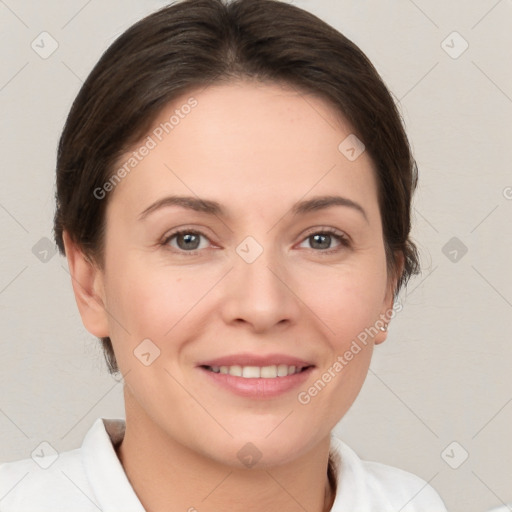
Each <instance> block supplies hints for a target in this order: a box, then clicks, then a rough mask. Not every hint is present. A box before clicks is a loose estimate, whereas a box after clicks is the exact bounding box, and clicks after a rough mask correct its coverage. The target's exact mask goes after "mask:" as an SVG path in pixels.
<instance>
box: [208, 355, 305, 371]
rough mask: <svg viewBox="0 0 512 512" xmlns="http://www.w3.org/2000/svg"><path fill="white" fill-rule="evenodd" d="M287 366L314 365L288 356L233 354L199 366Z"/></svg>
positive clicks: (210, 360)
mask: <svg viewBox="0 0 512 512" xmlns="http://www.w3.org/2000/svg"><path fill="white" fill-rule="evenodd" d="M280 364H286V365H287V366H295V367H298V368H304V367H306V366H314V365H313V363H311V362H309V361H306V360H305V359H300V358H298V357H293V356H289V355H286V354H268V355H261V354H233V355H230V356H223V357H218V358H216V359H209V360H208V361H202V362H201V363H199V364H198V366H235V365H239V366H262V367H263V366H274V365H275V366H277V365H280Z"/></svg>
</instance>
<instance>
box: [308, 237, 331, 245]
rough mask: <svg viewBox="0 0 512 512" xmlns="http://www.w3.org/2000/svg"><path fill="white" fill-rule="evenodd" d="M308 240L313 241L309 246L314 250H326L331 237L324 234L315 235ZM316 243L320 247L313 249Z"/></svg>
mask: <svg viewBox="0 0 512 512" xmlns="http://www.w3.org/2000/svg"><path fill="white" fill-rule="evenodd" d="M310 239H312V240H314V242H313V243H312V244H311V246H312V247H313V248H316V249H328V248H329V246H330V245H331V237H330V235H326V234H316V235H312V236H310ZM316 243H318V244H319V245H320V247H318V246H317V247H315V244H316Z"/></svg>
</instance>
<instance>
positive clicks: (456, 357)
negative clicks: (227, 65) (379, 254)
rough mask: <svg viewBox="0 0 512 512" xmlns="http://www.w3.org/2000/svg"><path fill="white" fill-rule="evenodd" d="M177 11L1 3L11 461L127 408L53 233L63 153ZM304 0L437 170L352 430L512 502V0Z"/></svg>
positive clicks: (0, 404)
mask: <svg viewBox="0 0 512 512" xmlns="http://www.w3.org/2000/svg"><path fill="white" fill-rule="evenodd" d="M165 3H166V2H163V1H158V0H144V1H142V0H139V1H137V0H123V1H121V0H108V1H101V2H100V1H99V0H89V1H87V0H71V1H67V2H59V1H57V0H49V1H45V2H34V1H29V0H0V43H1V44H0V52H1V55H2V66H1V68H0V109H1V125H0V130H1V131H0V141H1V150H2V151H1V155H2V159H1V175H2V182H1V183H2V187H1V188H0V229H1V233H2V237H1V239H0V251H1V269H0V318H1V325H2V337H1V341H0V356H1V373H0V390H1V391H0V460H1V461H9V460H15V459H19V458H26V457H29V456H30V453H31V452H32V451H33V450H34V448H35V447H36V446H38V445H39V443H40V442H41V441H43V440H46V441H48V442H49V443H50V444H51V445H53V446H54V447H55V448H56V449H57V450H58V451H63V450H68V449H71V448H75V447H78V446H79V445H80V443H81V441H82V438H83V436H84V434H85V432H86V431H87V430H88V429H89V427H90V426H91V424H92V422H93V420H94V419H95V418H97V417H100V416H102V417H123V415H124V410H123V404H122V394H121V391H122V389H121V387H122V386H121V383H119V382H117V381H116V380H115V379H114V378H113V377H111V376H109V375H108V373H107V371H106V366H105V364H104V361H103V356H102V354H101V352H100V348H99V344H98V343H97V342H96V340H95V338H94V337H92V336H91V335H89V333H87V331H85V329H84V328H83V326H82V323H81V320H80V317H79V314H78V310H77V308H76V305H75V301H74V297H73V294H72V289H71V284H70V278H69V275H68V273H67V265H66V263H65V261H64V259H63V258H62V257H59V256H58V255H54V256H52V253H51V252H49V253H47V254H45V253H44V250H45V246H44V243H45V242H44V241H43V242H41V241H40V240H41V239H42V238H44V237H47V238H50V239H51V238H52V235H51V229H52V216H53V209H54V199H53V196H54V167H55V154H56V145H57V141H58V137H59V135H60V131H61V129H62V126H63V123H64V120H65V117H66V115H67V113H68V111H69V108H70V106H71V102H72V100H73V99H74V97H75V95H76V94H77V92H78V89H79V87H80V86H81V84H82V81H83V80H84V79H85V77H86V76H87V74H88V73H89V72H90V70H91V69H92V67H93V65H94V64H95V63H96V61H97V60H98V58H99V57H100V55H101V53H102V52H103V51H104V50H105V49H106V48H107V46H108V45H109V44H110V43H111V42H112V41H113V40H114V39H115V38H116V37H117V36H118V35H119V34H120V33H121V32H122V31H123V30H125V29H126V28H127V27H128V26H129V25H131V24H132V23H133V22H135V21H136V20H138V19H140V18H141V17H142V16H143V15H145V14H147V13H149V12H151V11H153V10H155V9H156V8H158V7H161V6H163V5H164V4H165ZM293 3H294V4H295V5H298V6H299V7H303V8H305V9H307V10H309V11H311V12H313V13H315V14H317V15H318V16H319V17H321V18H322V19H324V20H325V21H327V22H328V23H330V24H332V25H333V26H335V27H336V28H337V29H339V30H340V31H341V32H343V33H344V34H345V35H347V36H348V37H349V38H351V39H352V40H353V41H354V42H356V43H357V44H358V45H359V46H360V47H361V48H362V49H363V50H364V51H365V52H366V53H367V55H368V56H369V57H370V59H371V60H372V61H373V62H374V64H375V65H376V67H377V69H378V70H379V72H380V73H381V74H382V76H383V78H384V79H385V81H386V82H387V84H388V86H389V87H390V89H391V90H392V91H393V93H394V95H395V96H396V97H397V100H399V102H400V106H401V110H402V113H403V116H404V118H405V121H406V125H407V130H408V133H409V136H410V138H411V141H412V144H413V148H414V152H415V156H416V159H417V162H418V165H419V170H420V187H419V191H418V193H417V195H416V198H415V208H414V219H413V220H414V230H413V235H414V239H415V240H416V242H417V243H418V244H419V247H420V250H421V252H422V263H423V267H424V269H423V274H422V275H421V276H420V277H418V278H416V279H414V280H413V281H412V282H411V283H410V285H409V287H408V291H407V293H403V294H402V301H403V303H404V306H405V307H404V310H403V311H402V312H401V313H400V314H399V315H398V316H397V317H396V318H395V319H394V320H393V322H392V324H391V329H390V335H389V337H388V340H387V341H386V342H385V343H384V344H383V345H380V346H379V347H377V348H376V351H375V356H374V360H373V362H372V365H371V371H370V373H369V376H368V379H367V381H366V383H365V386H364V387H363V390H362V392H361V395H360V396H359V398H358V400H357V402H356V404H355V405H354V406H353V408H352V409H351V410H350V411H349V413H348V415H347V416H346V417H345V418H344V420H343V421H342V422H341V423H340V424H339V425H338V427H337V428H336V434H337V435H339V436H340V437H341V438H343V439H344V440H345V441H346V442H347V443H348V444H350V445H351V446H352V447H353V448H354V449H355V450H356V451H357V452H358V453H359V455H360V456H361V457H363V458H367V459H373V460H377V461H380V462H383V463H387V464H391V465H395V466H398V467H401V468H404V469H406V470H409V471H411V472H413V473H416V474H418V475H420V476H421V477H422V478H424V479H425V480H427V481H429V482H430V483H431V484H432V485H433V486H434V487H435V488H436V489H437V490H438V491H439V493H440V494H441V495H442V497H443V499H444V500H445V502H446V504H447V506H448V508H449V510H451V511H453V512H462V511H464V512H473V511H474V512H476V511H483V510H486V509H487V508H490V507H492V506H497V505H500V504H502V503H503V502H512V485H511V483H512V434H511V428H510V426H511V424H512V386H511V384H512V372H511V371H510V370H511V362H512V340H511V333H512V277H511V275H512V271H511V262H512V243H511V235H512V222H511V220H512V166H511V161H512V142H511V135H512V129H511V128H512V122H511V119H512V68H511V57H512V30H511V27H512V1H511V0H501V1H497V0H481V1H462V0H461V1H445V0H431V1H427V0H415V1H412V0H396V1H392V0H384V1H383V0H340V1H335V0H314V1H313V0H295V1H294V2H293ZM43 31H47V32H49V33H50V34H51V36H52V37H53V38H54V39H55V40H56V41H57V42H58V45H59V46H58V48H57V50H56V51H55V52H54V53H53V54H52V55H51V56H49V57H48V58H47V59H43V58H41V57H40V56H39V55H38V54H37V53H36V52H35V51H34V50H33V49H32V48H31V43H32V41H34V40H36V42H37V41H38V40H39V39H37V38H38V36H39V34H40V33H41V32H43ZM454 31H456V32H458V33H459V34H460V36H461V37H462V38H463V39H461V37H459V36H457V35H455V36H453V35H452V36H450V34H451V33H452V32H454ZM448 36H450V37H448ZM447 37H448V39H447ZM464 40H465V41H467V43H468V44H469V47H468V49H467V50H466V51H465V52H464V53H462V54H461V55H460V56H457V58H454V56H456V55H457V54H458V53H459V52H460V50H462V49H463V45H464ZM443 41H445V43H443ZM445 49H446V50H447V51H448V52H451V54H452V55H451V56H450V55H449V53H447V51H445ZM452 237H456V238H457V239H458V240H459V241H460V242H459V243H462V244H464V245H465V246H466V247H467V249H468V251H467V253H466V254H465V255H463V257H461V255H462V252H461V251H460V249H457V250H458V252H457V257H456V259H457V261H451V259H450V258H452V259H453V258H454V257H455V253H453V252H452V253H451V255H450V254H449V251H453V248H452V247H451V246H448V248H445V249H444V252H446V253H448V256H449V257H447V256H446V255H445V254H444V252H443V248H444V247H445V245H446V244H447V243H448V241H449V240H450V239H452ZM36 244H42V245H36ZM34 246H36V249H35V250H34V251H33V247H34ZM34 252H35V253H36V254H34ZM36 255H37V256H36ZM41 258H42V259H43V260H45V261H41ZM454 441H456V442H457V443H458V444H456V445H452V446H451V447H450V448H449V449H448V450H447V451H444V450H445V448H446V447H448V446H449V445H450V444H451V443H452V442H454ZM466 451H467V453H468V454H469V458H468V459H467V460H466V461H465V462H464V463H463V464H462V465H460V466H459V467H458V468H457V469H453V468H452V467H450V464H451V466H457V465H458V464H459V463H460V461H461V460H462V458H463V456H464V455H465V452H466ZM443 452H444V456H443V455H442V454H443Z"/></svg>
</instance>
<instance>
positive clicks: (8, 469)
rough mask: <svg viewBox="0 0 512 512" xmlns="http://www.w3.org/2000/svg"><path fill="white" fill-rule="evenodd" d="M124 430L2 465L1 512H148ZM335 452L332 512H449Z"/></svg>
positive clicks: (104, 424) (411, 479)
mask: <svg viewBox="0 0 512 512" xmlns="http://www.w3.org/2000/svg"><path fill="white" fill-rule="evenodd" d="M124 428H125V422H124V420H121V419H104V418H98V419H97V420H96V421H95V422H94V424H93V425H92V427H91V428H90V430H89V431H88V432H87V434H86V436H85V438H84V440H83V443H82V446H81V447H80V448H77V449H75V450H70V451H67V452H63V453H60V454H58V456H57V458H56V459H55V457H56V454H53V456H52V455H51V454H50V455H49V454H48V452H50V451H51V448H50V447H49V446H47V447H44V446H43V447H42V448H41V449H40V450H41V451H37V450H36V452H35V454H34V455H33V458H34V459H35V460H33V459H24V460H20V461H15V462H8V463H4V464H1V465H0V511H2V512H70V511H72V512H98V511H102V512H144V508H143V506H142V504H141V503H140V501H139V499H138V498H137V495H136V494H135V492H134V490H133V488H132V486H131V485H130V482H129V480H128V478H127V476H126V474H125V472H124V469H123V466H122V465H121V463H120V461H119V459H118V457H117V454H116V452H115V449H114V445H115V444H117V443H119V442H120V441H121V440H122V438H123V436H124ZM331 449H332V451H333V452H334V454H335V457H336V459H337V460H336V462H337V464H338V469H337V475H338V488H337V491H336V499H335V502H334V504H333V507H332V508H331V512H370V511H371V512H446V508H445V506H444V505H443V502H442V501H441V498H440V497H439V495H438V494H437V493H436V492H435V491H434V490H433V489H432V487H430V486H429V485H428V484H427V483H426V482H425V481H423V480H422V479H421V478H419V477H417V476H415V475H413V474H411V473H408V472H406V471H403V470H401V469H397V468H393V467H390V466H386V465H384V464H380V463H377V462H367V461H362V460H361V459H360V458H359V457H358V456H357V455H356V453H355V452H354V451H353V450H351V449H350V448H349V447H348V446H347V445H346V444H345V443H343V442H342V441H341V440H340V439H338V438H336V437H335V436H331ZM38 454H40V455H38ZM44 454H46V455H44ZM36 461H37V462H36ZM44 468H46V469H44Z"/></svg>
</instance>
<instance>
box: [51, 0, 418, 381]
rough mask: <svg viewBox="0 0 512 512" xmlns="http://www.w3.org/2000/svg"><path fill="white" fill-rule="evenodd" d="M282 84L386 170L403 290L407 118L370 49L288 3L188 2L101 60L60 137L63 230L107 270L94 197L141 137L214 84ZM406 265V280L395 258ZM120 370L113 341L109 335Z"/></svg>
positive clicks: (380, 173) (408, 192)
mask: <svg viewBox="0 0 512 512" xmlns="http://www.w3.org/2000/svg"><path fill="white" fill-rule="evenodd" d="M235 80H256V81H259V82H262V83H280V84H284V85H288V86H292V87H294V88H296V89H298V90H299V91H302V92H304V93H307V94H314V95H315V96H317V97H319V98H321V99H323V100H324V101H326V102H328V103H329V104H330V105H331V106H332V108H333V111H334V112H337V113H338V114H340V115H341V116H343V118H344V119H346V120H347V121H348V122H349V123H350V125H351V127H352V130H353V132H354V133H355V134H356V136H357V137H358V138H359V139H361V140H362V141H363V143H364V144H365V146H366V150H367V151H368V152H369V154H370V156H371V158H372V161H373V163H374V165H375V169H376V178H377V183H378V201H379V208H380V212H381V217H382V225H383V237H384V245H385V250H386V261H387V267H388V272H391V273H393V275H396V276H397V278H398V279H397V286H396V289H395V293H398V291H399V290H400V288H401V287H402V286H403V285H405V284H406V283H407V281H408V279H409V277H410V276H411V275H413V274H415V273H418V272H419V262H418V254H417V249H416V246H415V245H414V243H413V242H412V241H411V240H410V238H409V232H410V228H411V226H410V208H411V197H412V194H413V192H414V189H415V188H416V184H417V170H416V164H415V162H414V159H413V158H412V155H411V151H410V147H409V143H408V139H407V136H406V134H405V130H404V127H403V123H402V119H401V117H400V115H399V113H398V110H397V108H396V105H395V103H394V101H393V99H392V97H391V95H390V93H389V91H388V90H387V88H386V86H385V85H384V83H383V81H382V80H381V78H380V76H379V74H378V73H377V71H376V70H375V68H374V67H373V65H372V64H371V63H370V61H369V60H368V58H367V57H366V56H365V55H364V53H363V52H362V51H361V50H360V49H359V48H358V47H357V46H356V45H355V44H354V43H352V42H351V41H350V40H348V39H347V38H346V37H344V36H343V35H342V34H340V33H339V32H338V31H337V30H335V29H334V28H333V27H331V26H330V25H328V24H327V23H325V22H323V21H322V20H320V19H319V18H317V17H316V16H314V15H313V14H311V13H309V12H307V11H304V10H302V9H300V8H298V7H295V6H293V5H290V4H287V3H284V2H281V1H278V0H258V1H254V0H233V1H232V2H228V0H182V1H179V2H177V3H174V4H171V5H169V6H167V7H165V8H163V9H161V10H159V11H157V12H155V13H153V14H151V15H149V16H147V17H146V18H144V19H142V20H141V21H139V22H137V23H136V24H134V25H133V26H131V27H130V28H129V29H128V30H126V31H125V32H124V33H123V34H122V35H121V36H120V37H119V38H118V39H117V40H116V41H115V42H114V43H113V44H112V45H111V46H110V47H109V48H108V49H107V50H106V52H105V53H104V54H103V56H102V57H101V59H100V60H99V62H98V63H97V64H96V66H95V67H94V69H93V70H92V72H91V73H90V75H89V76H88V78H87V80H86V81H85V83H84V84H83V86H82V88H81V90H80V92H79V93H78V95H77V97H76V99H75V101H74V103H73V106H72V108H71V111H70V113H69V116H68V118H67V120H66V124H65V126H64V130H63V133H62V136H61V138H60V142H59V147H58V157H57V190H56V203H57V206H56V212H55V219H54V235H55V240H56V243H57V245H58V247H59V250H60V252H61V254H64V252H65V249H64V244H63V238H62V233H63V230H66V231H67V232H68V233H69V235H70V237H71V239H72V240H73V242H75V243H76V244H77V245H78V246H79V247H80V248H81V249H82V250H83V252H84V254H86V255H87V256H89V257H90V258H92V259H93V260H94V261H95V262H96V263H97V264H98V265H99V266H100V267H102V265H103V259H102V255H103V241H104V229H105V208H106V204H107V200H108V198H107V199H105V200H98V199H96V198H95V197H94V196H93V191H94V190H96V189H97V188H98V187H102V186H103V185H104V184H105V182H107V181H108V180H109V178H110V176H111V175H112V174H113V172H114V164H115V162H116V161H117V160H118V158H120V157H121V155H122V154H123V153H125V152H126V151H127V150H128V149H129V148H130V146H131V145H133V144H134V143H135V142H136V141H137V140H139V139H140V138H141V137H143V136H144V135H145V133H146V131H147V130H148V129H149V127H150V125H151V124H152V122H153V121H154V119H155V118H156V116H157V115H158V114H159V112H160V111H161V109H162V108H163V107H164V106H166V104H168V103H169V102H171V101H172V100H173V99H175V98H177V97H178V96H180V95H182V94H184V93H186V92H187V91H190V90H192V89H196V88H197V87H200V86H203V85H204V86H207V85H208V84H217V83H226V82H230V81H235ZM397 252H398V253H399V254H400V253H401V254H402V255H403V258H404V268H403V271H402V272H401V274H400V275H399V276H398V275H397V269H398V260H397V256H396V253H397ZM101 341H102V344H103V349H104V352H105V358H106V361H107V364H108V367H109V371H110V372H111V373H115V372H116V371H118V367H117V362H116V359H115V355H114V351H113V348H112V343H111V340H110V338H108V337H106V338H102V339H101Z"/></svg>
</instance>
